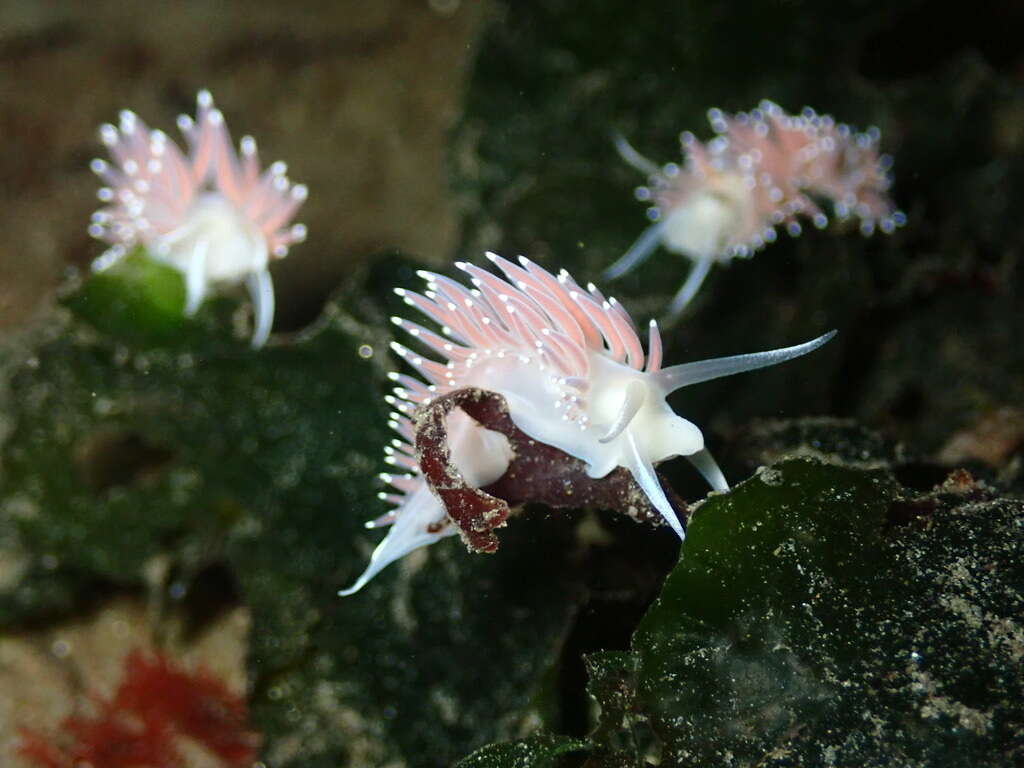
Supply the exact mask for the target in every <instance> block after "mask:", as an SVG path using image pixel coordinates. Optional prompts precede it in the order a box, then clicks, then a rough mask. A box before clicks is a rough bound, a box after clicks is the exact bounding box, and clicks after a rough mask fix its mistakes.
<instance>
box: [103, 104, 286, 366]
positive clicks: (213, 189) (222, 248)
mask: <svg viewBox="0 0 1024 768" xmlns="http://www.w3.org/2000/svg"><path fill="white" fill-rule="evenodd" d="M197 102H198V106H197V110H196V118H195V120H193V119H192V118H190V117H188V116H187V115H181V116H180V117H179V118H178V127H179V129H180V130H181V132H182V133H183V134H184V136H185V138H186V140H187V141H188V144H189V154H188V156H186V155H185V154H184V153H183V152H182V151H181V150H180V149H179V148H178V146H177V145H176V144H175V143H174V142H173V141H171V140H169V139H168V137H167V134H165V133H163V132H162V131H156V130H154V131H150V130H149V129H148V128H147V127H146V125H145V124H144V123H143V122H142V120H141V119H139V118H138V117H137V116H136V115H135V114H134V113H133V112H129V111H124V112H121V115H120V124H119V126H118V127H115V126H113V125H109V124H105V125H103V126H101V127H100V139H101V141H102V142H103V143H104V144H105V145H106V146H107V148H108V150H109V152H110V157H111V160H112V162H107V161H106V160H101V159H96V160H93V161H92V164H91V168H92V170H93V171H94V172H95V173H96V174H97V175H98V176H99V177H100V178H101V179H102V180H103V182H104V183H105V186H103V187H101V188H100V190H99V193H98V197H99V199H100V200H101V201H102V202H104V203H106V204H107V205H106V206H105V207H103V208H101V209H100V210H98V211H96V213H94V214H93V215H92V222H91V224H90V225H89V234H91V235H92V236H93V237H96V238H99V239H101V240H104V241H106V242H108V243H110V244H111V247H110V248H109V249H108V250H107V251H106V252H104V254H103V255H102V256H100V257H99V258H98V259H96V260H95V261H94V262H93V269H94V270H102V269H105V268H107V267H108V266H110V265H111V264H113V263H114V262H115V261H117V260H118V259H120V258H121V257H122V256H123V255H124V254H125V253H127V252H128V250H130V249H131V248H132V247H134V246H136V245H142V246H144V247H145V249H146V251H147V252H148V253H149V254H150V256H152V257H153V258H156V259H159V260H161V261H163V262H165V263H167V264H170V265H171V266H173V267H174V268H176V269H178V270H179V271H181V273H182V274H183V275H184V278H185V293H186V301H185V312H186V314H189V315H191V314H193V313H194V312H195V311H196V310H197V309H198V308H199V305H200V304H201V303H202V300H203V298H204V297H205V296H206V294H207V292H208V291H209V290H210V288H211V287H213V286H230V285H237V284H240V283H242V282H246V283H247V287H248V290H249V294H250V296H251V298H252V302H253V313H254V315H255V323H254V325H255V327H254V330H253V337H252V344H253V346H254V347H260V346H262V345H263V344H264V342H266V340H267V337H268V335H269V334H270V328H271V326H272V325H273V320H274V289H273V283H272V282H271V278H270V271H269V264H270V261H271V259H275V258H283V257H284V256H285V255H287V253H288V248H289V246H291V245H292V244H294V243H298V242H301V241H302V240H304V239H305V237H306V228H305V226H303V225H302V224H292V225H290V226H289V222H290V221H291V219H292V217H293V216H294V215H295V212H296V210H298V208H299V206H300V205H301V204H302V202H303V201H304V200H305V199H306V187H305V186H303V185H301V184H294V185H293V184H292V183H291V182H290V181H289V180H288V178H287V176H286V175H285V173H286V170H287V168H286V166H285V164H284V163H281V162H277V163H273V164H272V165H271V166H270V167H269V168H268V169H267V170H266V171H262V172H261V169H260V164H259V157H258V154H257V151H256V142H255V140H254V139H253V138H252V137H251V136H245V137H243V138H242V140H241V142H240V144H239V149H240V153H239V154H236V153H235V151H234V149H233V148H232V146H231V137H230V135H229V133H228V129H227V126H226V125H225V123H224V116H223V114H222V113H221V112H220V110H219V109H217V108H216V107H215V106H214V104H213V98H212V97H211V96H210V93H209V91H200V92H199V96H198V98H197Z"/></svg>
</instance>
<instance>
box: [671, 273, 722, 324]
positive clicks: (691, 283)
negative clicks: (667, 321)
mask: <svg viewBox="0 0 1024 768" xmlns="http://www.w3.org/2000/svg"><path fill="white" fill-rule="evenodd" d="M712 264H714V259H698V260H697V262H696V263H695V264H694V265H693V267H692V268H691V269H690V274H689V275H687V276H686V282H684V283H683V284H682V286H681V287H680V288H679V291H678V292H677V293H676V295H675V296H674V297H673V298H672V303H671V304H669V305H668V316H669V317H670V318H672V317H675V316H676V315H678V314H679V313H680V312H682V311H683V310H684V309H686V306H687V305H688V304H689V303H690V302H691V301H692V300H693V297H694V296H696V295H697V291H699V290H700V287H701V286H702V285H703V284H704V278H706V277H707V276H708V272H710V271H711V265H712Z"/></svg>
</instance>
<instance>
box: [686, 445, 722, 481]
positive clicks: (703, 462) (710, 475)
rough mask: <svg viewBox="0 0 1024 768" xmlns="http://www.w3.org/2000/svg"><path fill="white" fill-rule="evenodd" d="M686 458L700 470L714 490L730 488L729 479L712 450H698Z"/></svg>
mask: <svg viewBox="0 0 1024 768" xmlns="http://www.w3.org/2000/svg"><path fill="white" fill-rule="evenodd" d="M686 458H687V460H688V461H689V462H690V463H691V464H693V466H694V468H695V469H696V470H697V471H698V472H700V474H701V476H702V477H703V478H704V480H706V481H707V484H708V485H710V486H711V488H712V489H713V490H716V491H728V490H729V481H728V480H726V479H725V475H724V474H722V470H721V468H719V466H718V462H717V461H715V457H714V456H712V455H711V451H709V450H708V449H707V448H705V449H703V450H700V451H697V453H694V454H691V455H689V456H687V457H686Z"/></svg>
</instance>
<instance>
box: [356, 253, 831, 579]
mask: <svg viewBox="0 0 1024 768" xmlns="http://www.w3.org/2000/svg"><path fill="white" fill-rule="evenodd" d="M487 256H488V258H489V259H490V260H491V261H492V262H493V263H494V264H495V265H496V266H497V267H498V269H500V270H501V271H502V272H503V273H504V275H505V277H506V278H507V279H505V280H503V279H501V278H499V277H497V276H496V275H494V274H492V273H491V272H489V271H487V270H485V269H482V268H480V267H477V266H474V265H472V264H465V263H457V264H456V266H457V267H458V268H459V269H461V270H462V271H464V272H466V273H467V274H468V275H469V278H470V281H471V283H472V285H473V287H472V288H468V287H467V286H464V285H463V284H461V283H459V282H458V281H455V280H452V279H450V278H447V277H444V276H443V275H439V274H434V273H431V272H420V273H419V274H420V276H421V277H422V278H423V279H424V280H425V281H426V284H427V290H426V291H424V293H423V294H422V295H421V294H418V293H413V292H412V291H407V290H405V289H402V288H399V289H396V292H397V293H398V295H399V296H401V297H402V298H403V299H404V300H405V303H406V304H408V305H409V306H411V307H414V308H415V309H417V310H418V311H419V312H421V313H422V314H424V315H425V316H426V317H428V318H429V319H430V320H432V321H433V322H434V323H436V324H437V326H439V329H440V333H437V332H435V331H433V330H430V329H428V328H426V327H424V326H421V325H418V324H416V323H412V322H409V321H408V320H404V319H402V318H397V317H396V318H392V320H393V322H394V323H395V325H397V326H398V327H399V328H401V329H402V330H403V331H405V332H406V333H408V334H409V335H410V336H411V337H412V338H413V339H414V340H415V341H417V342H419V343H420V344H422V345H424V346H425V347H426V348H427V349H429V350H431V351H432V352H433V353H435V354H436V355H438V356H439V357H440V358H441V362H439V361H437V360H433V359H429V358H427V357H424V356H422V355H421V354H420V353H418V352H415V351H412V350H410V349H408V348H407V347H405V346H403V345H401V344H398V343H394V344H392V348H393V349H394V351H395V352H396V353H397V354H398V356H399V357H401V358H402V359H403V360H404V361H405V362H407V363H408V364H409V365H410V366H412V368H414V369H416V370H417V371H418V372H419V373H420V375H421V376H422V377H423V380H420V379H418V378H416V377H413V376H409V375H405V374H401V373H394V374H391V378H392V379H393V380H394V381H395V382H396V384H397V386H396V387H395V389H394V395H392V396H388V398H387V400H388V403H389V404H390V405H391V406H392V407H393V408H394V411H395V412H394V413H392V415H391V421H390V426H391V427H392V428H393V429H394V430H395V431H396V432H397V433H398V435H399V438H398V439H396V440H394V441H393V443H392V445H391V446H389V447H387V448H386V449H385V452H386V454H387V456H386V459H385V460H386V461H387V462H388V463H389V464H391V465H392V466H394V467H396V468H398V469H399V470H404V472H401V473H397V474H384V475H382V478H383V479H384V481H385V482H386V483H388V484H389V485H391V486H392V488H393V489H394V491H393V492H392V493H385V494H382V497H383V498H384V499H386V500H387V501H389V502H390V503H391V504H393V505H394V508H393V509H392V510H391V511H390V512H388V513H387V514H385V515H383V516H382V517H380V518H378V519H376V520H374V521H372V522H370V523H368V524H367V527H370V528H376V527H380V526H390V530H389V531H388V534H387V536H386V537H385V538H384V540H383V541H382V542H381V543H380V544H379V545H378V546H377V548H376V549H375V550H374V552H373V554H372V556H371V558H370V563H369V566H368V567H367V568H366V570H365V572H364V573H363V574H362V575H361V576H360V577H359V578H358V579H357V580H356V582H355V583H354V584H353V585H352V586H351V587H350V588H348V589H346V590H343V591H342V592H341V593H340V594H342V595H350V594H352V593H353V592H355V591H357V590H358V589H360V588H361V587H363V586H364V585H365V584H366V583H367V582H368V581H369V580H370V579H371V578H372V577H373V576H374V575H376V574H377V573H378V572H379V571H380V570H381V569H382V568H384V567H385V566H387V565H388V564H389V563H392V562H394V561H395V560H397V559H399V558H400V557H402V556H404V555H405V554H407V553H408V552H411V551H412V550H414V549H417V548H419V547H423V546H425V545H427V544H431V543H433V542H435V541H437V540H439V539H441V538H443V537H445V536H450V535H453V534H455V533H457V532H459V531H458V530H457V529H456V526H455V525H453V522H452V520H451V519H450V518H449V516H448V515H447V513H446V509H445V507H444V505H443V504H442V503H441V501H440V498H439V496H438V495H437V494H436V493H435V492H434V491H435V490H436V489H433V488H431V486H430V483H429V482H428V481H427V479H426V478H425V476H424V473H423V471H422V470H421V467H420V464H419V462H420V460H421V458H422V457H421V456H420V455H419V454H418V452H417V448H416V447H415V446H417V445H418V444H419V443H420V441H419V437H420V436H421V435H420V433H418V431H417V430H418V429H421V428H422V425H423V423H424V422H426V419H425V418H421V417H422V415H423V414H424V413H425V412H426V411H427V410H429V408H430V407H431V403H433V402H435V401H438V400H439V399H443V398H445V397H446V396H448V395H450V394H451V393H454V392H456V391H463V390H468V389H472V390H473V391H478V390H484V391H486V392H491V393H496V394H497V395H500V396H501V397H502V398H504V402H505V403H506V404H507V408H508V415H509V416H510V417H511V421H512V422H513V423H514V425H515V427H517V428H518V429H519V430H521V431H522V432H523V433H525V434H526V435H527V436H528V437H529V438H530V439H532V440H534V441H537V442H538V443H543V444H545V445H547V446H554V447H555V448H557V449H559V450H560V451H562V452H564V453H565V454H567V455H568V456H570V457H575V459H579V460H582V462H585V470H586V474H587V475H589V477H591V478H603V477H605V476H606V475H608V474H609V473H611V472H613V470H617V469H618V468H620V467H622V468H625V470H628V472H629V473H630V474H631V475H632V479H633V480H635V483H636V485H637V486H638V487H639V489H640V491H641V492H642V494H643V495H644V496H646V498H647V499H648V500H649V501H650V504H651V505H652V506H653V508H654V509H656V510H657V513H660V515H661V516H662V517H663V518H664V520H665V522H667V524H668V525H670V526H671V527H672V529H673V530H674V531H675V532H676V533H677V534H678V535H679V536H680V537H682V536H683V535H684V531H683V525H682V524H681V522H680V521H679V519H678V516H677V515H676V513H675V511H674V509H673V507H672V505H671V504H670V503H669V501H668V499H667V498H666V494H665V491H664V490H663V488H662V487H661V484H660V483H659V480H658V477H657V475H656V473H655V469H654V467H655V465H656V464H658V463H659V462H662V461H665V460H666V459H670V458H672V457H674V456H685V457H687V458H688V459H689V460H690V461H691V462H692V463H693V464H694V466H695V467H696V468H697V469H698V470H699V471H700V472H701V473H702V474H703V476H704V477H705V478H706V480H707V481H708V483H709V484H710V485H711V487H712V488H714V489H716V490H727V489H728V487H729V486H728V483H727V482H726V480H725V478H724V477H723V475H722V472H721V471H720V469H719V468H718V465H717V464H716V463H715V460H714V459H713V458H712V456H711V454H710V453H709V452H708V451H707V449H706V448H705V447H704V437H703V435H702V434H701V431H700V429H698V428H697V427H696V426H695V425H694V424H692V423H690V422H689V421H687V420H686V419H683V418H681V417H679V416H677V415H676V414H675V413H674V412H673V411H672V409H671V408H670V407H669V405H668V403H667V402H666V398H667V397H668V395H670V394H671V393H672V392H675V391H676V390H678V389H680V388H681V387H686V386H690V385H692V384H698V383H700V382H704V381H709V380H711V379H717V378H719V377H721V376H729V375H732V374H734V373H741V372H743V371H750V370H754V369H756V368H763V367H765V366H769V365H775V364H776V363H781V362H784V361H786V360H791V359H793V358H795V357H799V356H800V355H804V354H807V353H808V352H811V351H812V350H815V349H817V348H818V347H820V346H821V345H822V344H824V343H825V342H827V341H828V340H829V339H830V338H832V336H833V334H834V331H833V332H832V333H827V334H825V335H823V336H820V337H819V338H817V339H814V340H813V341H809V342H807V343H805V344H800V345H797V346H793V347H787V348H785V349H777V350H772V351H769V352H758V353H754V354H746V355H737V356H734V357H723V358H716V359H712V360H704V361H701V362H694V363H687V364H684V365H675V366H670V367H667V368H666V367H663V366H662V343H661V337H660V334H659V331H658V326H657V323H656V322H654V321H653V320H652V321H651V323H650V330H649V335H648V343H647V350H646V352H645V350H644V347H643V344H642V343H641V340H640V337H639V335H638V334H637V331H636V330H635V326H634V324H633V321H632V320H631V318H630V316H629V314H628V313H627V312H626V311H625V309H623V307H622V305H620V304H619V303H618V302H617V301H616V300H615V299H614V298H610V297H609V298H607V299H606V298H605V297H604V296H603V295H602V294H601V292H600V291H599V290H598V289H597V288H596V287H594V286H593V285H590V286H588V288H587V289H586V290H584V289H583V288H581V287H579V286H578V285H577V284H576V283H575V282H574V281H573V279H572V277H571V276H570V275H569V274H568V273H567V272H565V271H563V272H561V273H560V274H559V275H558V276H557V277H555V276H554V275H552V274H550V273H549V272H547V271H545V270H544V269H542V268H541V267H539V266H538V265H537V264H535V263H533V262H532V261H529V260H528V259H525V258H520V260H519V264H518V265H517V264H514V263H512V262H510V261H508V260H506V259H503V258H501V257H500V256H497V255H495V254H487ZM447 419H448V420H447V447H448V449H450V456H451V460H452V463H453V464H454V467H455V468H456V469H457V470H458V473H459V474H460V475H461V477H462V479H464V480H465V482H466V483H468V484H469V485H470V486H472V487H474V488H483V487H484V486H487V485H489V484H491V483H494V482H495V481H496V480H498V479H499V478H501V476H502V475H503V474H504V473H505V471H506V469H508V467H509V464H510V462H511V461H512V460H513V458H514V456H513V450H512V447H511V444H510V442H509V440H508V439H507V438H506V437H505V436H504V435H503V434H500V433H498V432H495V431H492V430H489V429H485V428H484V427H482V426H481V425H480V424H479V423H477V422H476V421H474V420H473V419H472V418H470V417H469V416H468V415H467V414H466V413H464V412H461V411H453V412H451V414H450V415H448V417H447Z"/></svg>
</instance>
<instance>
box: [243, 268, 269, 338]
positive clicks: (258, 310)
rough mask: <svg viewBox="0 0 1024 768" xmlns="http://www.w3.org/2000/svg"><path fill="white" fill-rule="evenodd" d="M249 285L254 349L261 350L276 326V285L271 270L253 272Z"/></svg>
mask: <svg viewBox="0 0 1024 768" xmlns="http://www.w3.org/2000/svg"><path fill="white" fill-rule="evenodd" d="M248 284H249V296H250V297H251V299H252V312H253V326H254V327H253V331H252V348H253V349H259V348H260V347H262V346H263V345H264V344H266V343H267V338H268V337H269V336H270V329H271V327H272V326H273V325H274V283H273V281H272V280H271V279H270V270H268V269H261V270H258V271H256V272H253V273H252V274H251V275H249V278H248Z"/></svg>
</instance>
